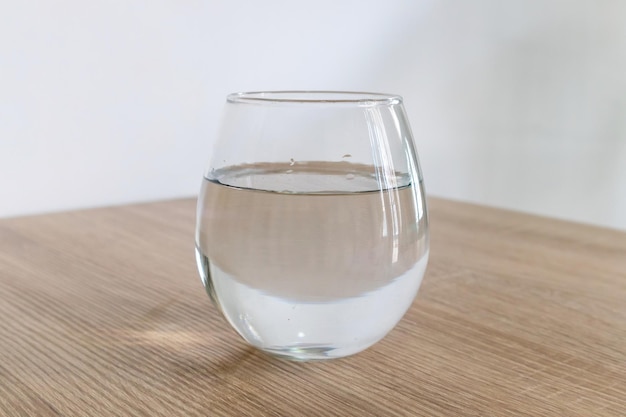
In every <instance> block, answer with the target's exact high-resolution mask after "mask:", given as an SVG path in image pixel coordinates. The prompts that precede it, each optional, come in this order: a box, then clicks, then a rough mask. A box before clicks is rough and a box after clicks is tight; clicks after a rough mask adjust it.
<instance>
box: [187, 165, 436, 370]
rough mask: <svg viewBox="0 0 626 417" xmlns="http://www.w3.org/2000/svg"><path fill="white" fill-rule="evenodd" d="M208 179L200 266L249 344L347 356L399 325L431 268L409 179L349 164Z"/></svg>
mask: <svg viewBox="0 0 626 417" xmlns="http://www.w3.org/2000/svg"><path fill="white" fill-rule="evenodd" d="M211 174H212V175H211V178H210V179H205V181H204V182H203V186H202V191H201V194H200V198H199V206H198V207H199V210H198V229H197V235H196V247H197V260H198V266H199V270H200V274H201V276H202V279H203V282H204V284H205V286H206V288H207V291H208V293H209V295H210V296H211V298H212V299H213V301H214V302H215V303H216V305H217V306H218V307H219V308H220V309H221V311H222V313H223V314H224V316H225V317H226V319H227V320H228V321H229V322H230V324H231V325H232V326H233V327H234V328H235V329H236V330H237V331H238V332H239V334H240V335H241V336H242V337H243V338H244V339H246V340H247V341H248V342H249V343H251V344H253V345H254V346H257V347H259V348H261V349H263V350H266V351H269V352H272V353H275V354H278V355H286V356H289V357H295V358H301V359H311V358H326V357H339V356H345V355H349V354H352V353H356V352H358V351H361V350H363V349H365V348H367V347H368V346H370V345H372V344H374V343H375V342H377V341H378V340H380V339H381V338H382V337H384V336H385V334H387V332H389V331H390V330H391V329H392V328H393V327H394V326H395V324H396V323H397V322H398V321H399V320H400V319H401V318H402V316H403V315H404V313H405V312H406V310H407V309H408V307H409V306H410V304H411V302H412V301H413V298H414V297H415V294H416V293H417V290H418V288H419V286H420V283H421V280H422V277H423V275H424V271H425V269H426V263H427V259H428V238H427V232H426V227H425V224H426V218H425V213H424V203H423V199H422V197H421V194H420V193H419V191H418V190H417V189H416V188H415V186H414V184H412V183H411V182H410V179H411V178H410V177H409V176H406V175H405V176H402V175H400V174H397V173H393V172H380V171H376V170H375V169H374V168H372V167H367V166H364V165H357V164H349V163H346V162H337V163H301V162H296V163H291V162H290V163H286V164H283V165H279V164H257V165H246V166H238V167H231V168H228V169H224V170H220V171H218V172H215V171H214V172H212V173H211ZM380 188H383V189H384V190H383V191H373V190H377V189H380Z"/></svg>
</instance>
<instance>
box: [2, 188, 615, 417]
mask: <svg viewBox="0 0 626 417" xmlns="http://www.w3.org/2000/svg"><path fill="white" fill-rule="evenodd" d="M430 215H431V258H430V259H431V260H430V264H429V267H428V271H427V273H426V277H425V279H424V282H423V285H422V288H421V290H420V293H419V295H418V297H417V299H416V301H415V302H414V304H413V306H412V307H411V309H410V310H409V312H408V313H407V315H406V316H405V317H404V319H403V320H402V321H401V322H400V324H399V325H398V327H396V329H394V330H393V331H392V332H391V333H390V334H389V335H388V336H387V337H386V338H385V339H383V341H381V342H379V343H378V344H376V345H374V346H373V347H372V348H370V349H368V350H366V351H365V352H362V353H360V354H358V355H356V356H352V357H349V358H345V359H339V360H334V361H327V362H310V363H297V362H288V361H283V360H279V359H275V358H272V357H269V356H266V355H265V354H263V353H261V352H258V351H256V350H254V349H252V348H250V347H248V346H247V345H246V344H245V343H244V342H243V341H242V340H240V339H239V337H238V336H237V335H236V334H235V332H234V331H233V330H231V328H230V327H229V326H227V325H226V323H225V321H224V320H223V319H222V318H221V316H219V314H218V312H217V311H216V309H215V308H213V307H212V305H211V304H210V301H209V299H208V297H207V296H206V294H205V292H204V289H203V288H202V285H201V283H200V279H199V278H198V274H197V271H196V266H195V261H194V255H193V234H194V233H193V229H194V220H195V219H194V217H195V202H194V201H193V200H191V199H186V200H177V201H167V202H158V203H152V204H141V205H131V206H123V207H115V208H104V209H94V210H83V211H75V212H67V213H59V214H49V215H43V216H33V217H23V218H14V219H4V220H0V415H2V416H11V417H14V416H80V417H84V416H96V415H97V416H131V415H132V416H151V417H152V416H178V415H180V416H208V415H211V416H221V415H224V416H226V415H237V416H241V415H253V416H263V415H267V416H295V415H298V416H299V415H302V416H325V415H328V416H331V415H338V416H347V415H357V416H369V415H372V416H387V415H389V416H393V415H424V416H464V415H468V416H473V415H476V416H478V415H480V416H568V417H572V416H594V417H598V416H624V415H626V233H623V232H619V231H614V230H608V229H601V228H596V227H591V226H584V225H579V224H573V223H567V222H563V221H558V220H553V219H546V218H541V217H535V216H530V215H525V214H520V213H515V212H510V211H503V210H498V209H493V208H486V207H481V206H475V205H469V204H462V203H456V202H451V201H446V200H440V199H431V201H430Z"/></svg>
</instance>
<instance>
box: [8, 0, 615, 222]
mask: <svg viewBox="0 0 626 417" xmlns="http://www.w3.org/2000/svg"><path fill="white" fill-rule="evenodd" d="M625 19H626V2H624V1H620V0H615V1H610V0H598V1H592V0H586V1H583V0H579V1H576V0H546V1H539V0H507V1H502V0H480V1H479V0H473V1H461V0H457V1H409V0H407V1H393V0H390V1H380V0H375V1H373V0H359V1H345V0H344V1H342V0H316V1H310V0H308V1H279V0H265V1H216V0H214V1H211V0H209V1H200V0H170V1H158V0H123V1H122V0H90V1H82V0H81V1H79V0H58V1H44V0H40V1H35V0H20V1H13V2H9V1H2V2H1V3H0V216H15V215H23V214H32V213H41V212H48V211H57V210H66V209H73V208H82V207H92V206H101V205H112V204H123V203H128V202H136V201H148V200H157V199H164V198H174V197H182V196H191V195H194V194H195V193H196V192H197V189H198V186H199V183H200V177H201V175H202V171H203V168H204V165H205V163H206V161H207V160H208V157H209V152H210V149H211V143H212V140H213V135H214V132H215V130H216V125H217V123H218V121H219V116H220V111H221V108H222V104H223V101H224V97H225V95H226V94H227V93H229V92H233V91H246V90H273V89H274V90H275V89H340V90H365V91H382V92H391V93H399V94H402V95H403V96H404V97H405V105H406V108H407V111H408V114H409V118H410V120H411V123H412V126H413V131H414V134H415V140H416V144H417V146H418V150H419V152H420V157H421V162H422V165H423V171H424V174H425V178H426V184H427V190H428V192H429V193H430V194H432V195H438V196H444V197H449V198H454V199H460V200H466V201H474V202H479V203H483V204H489V205H496V206H502V207H509V208H513V209H517V210H523V211H529V212H534V213H540V214H545V215H549V216H556V217H561V218H565V219H572V220H576V221H582V222H589V223H595V224H599V225H606V226H610V227H617V228H622V229H626V75H625V74H626V24H625V23H624V22H625Z"/></svg>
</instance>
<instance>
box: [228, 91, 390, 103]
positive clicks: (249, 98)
mask: <svg viewBox="0 0 626 417" xmlns="http://www.w3.org/2000/svg"><path fill="white" fill-rule="evenodd" d="M227 101H228V102H229V103H300V104H333V103H338V104H350V103H353V104H357V105H364V104H365V105H368V106H372V105H391V104H401V103H402V96H400V95H397V94H387V93H370V92H360V91H332V90H283V91H250V92H240V93H232V94H229V95H228V96H227Z"/></svg>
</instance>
